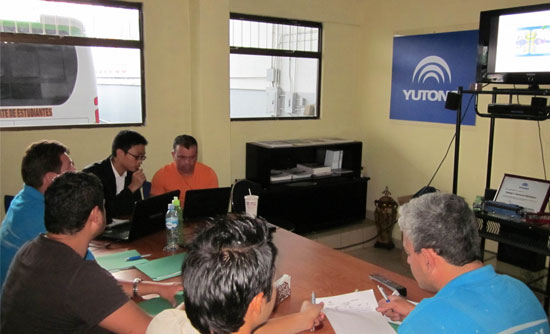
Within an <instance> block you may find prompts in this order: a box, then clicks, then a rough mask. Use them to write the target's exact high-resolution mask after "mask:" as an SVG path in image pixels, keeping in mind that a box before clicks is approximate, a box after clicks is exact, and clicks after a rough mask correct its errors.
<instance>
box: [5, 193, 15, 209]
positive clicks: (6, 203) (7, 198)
mask: <svg viewBox="0 0 550 334" xmlns="http://www.w3.org/2000/svg"><path fill="white" fill-rule="evenodd" d="M13 197H14V196H12V195H4V209H5V210H6V211H5V212H8V209H9V208H10V204H11V200H12V199H13Z"/></svg>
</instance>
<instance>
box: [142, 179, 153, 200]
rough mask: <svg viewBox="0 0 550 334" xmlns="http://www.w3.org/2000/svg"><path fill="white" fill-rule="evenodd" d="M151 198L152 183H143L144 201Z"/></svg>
mask: <svg viewBox="0 0 550 334" xmlns="http://www.w3.org/2000/svg"><path fill="white" fill-rule="evenodd" d="M149 196H151V182H149V181H145V182H143V199H146V198H149Z"/></svg>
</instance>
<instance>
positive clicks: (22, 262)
mask: <svg viewBox="0 0 550 334" xmlns="http://www.w3.org/2000/svg"><path fill="white" fill-rule="evenodd" d="M103 203H104V202H103V189H102V187H101V182H100V181H99V179H98V178H97V177H96V176H94V175H91V174H87V173H73V172H68V173H65V174H62V175H60V176H58V177H56V178H55V179H54V180H53V182H52V183H51V185H50V186H49V187H48V189H47V190H46V192H45V213H44V217H45V220H44V222H45V226H46V230H47V233H46V234H40V235H39V236H38V237H36V238H35V239H33V240H32V241H30V242H28V243H26V244H25V245H23V247H22V248H21V249H20V250H19V251H18V252H17V254H16V256H15V258H14V259H13V262H12V265H11V267H10V269H9V272H8V276H7V278H6V282H5V284H4V288H3V290H2V297H1V301H0V332H2V333H89V332H93V333H104V332H114V333H144V332H145V329H146V327H147V326H148V324H149V322H150V320H151V318H150V317H149V316H148V315H147V314H145V313H144V312H143V311H142V310H141V309H140V308H139V307H138V306H137V305H136V304H135V303H134V302H133V301H131V300H129V298H128V296H129V295H132V293H134V294H135V293H142V294H150V293H153V292H158V293H159V294H160V295H161V296H163V297H164V298H166V299H171V300H172V301H174V298H173V297H174V294H175V293H176V292H177V291H181V290H182V287H181V285H180V284H176V283H168V284H163V285H162V287H163V288H159V286H160V283H152V284H146V283H145V282H143V283H141V284H139V286H138V285H136V284H134V285H133V284H132V283H131V282H117V280H115V278H114V277H113V276H112V275H111V274H110V273H109V272H108V271H106V270H105V269H103V268H101V267H100V266H99V265H98V264H97V262H96V261H86V260H85V259H84V256H85V254H86V252H87V249H88V243H89V242H90V241H91V240H92V239H93V238H94V237H96V236H97V235H98V234H100V233H101V232H102V231H103V230H104V228H105V209H104V205H103ZM119 284H120V285H119ZM121 286H122V287H121Z"/></svg>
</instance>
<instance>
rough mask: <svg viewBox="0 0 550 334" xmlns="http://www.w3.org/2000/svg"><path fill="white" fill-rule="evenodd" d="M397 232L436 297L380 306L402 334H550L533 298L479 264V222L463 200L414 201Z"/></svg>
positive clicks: (437, 196)
mask: <svg viewBox="0 0 550 334" xmlns="http://www.w3.org/2000/svg"><path fill="white" fill-rule="evenodd" d="M399 227H400V228H401V231H403V248H404V249H405V252H406V253H407V262H408V263H409V265H410V266H411V271H412V274H413V276H414V277H415V279H416V280H417V281H418V285H419V286H420V287H421V288H423V289H426V290H429V291H434V292H437V293H436V294H435V296H433V297H432V298H426V299H424V300H422V301H421V302H420V303H419V304H418V305H417V306H416V307H415V305H413V304H411V303H409V302H408V301H407V300H405V299H404V298H402V297H398V296H390V297H389V298H390V301H389V302H386V301H384V300H380V301H379V307H378V309H377V310H378V311H379V312H382V313H383V314H385V315H387V316H388V317H390V318H391V319H393V320H403V324H402V325H401V326H400V327H399V333H400V334H404V333H422V334H429V333H434V334H435V333H457V334H458V333H548V332H549V328H548V318H547V317H546V314H545V313H544V310H543V309H542V307H541V304H540V303H539V301H538V300H537V298H536V297H535V295H534V294H533V292H531V290H530V289H529V288H528V287H527V286H526V285H525V284H523V283H522V282H520V281H518V280H516V279H514V278H512V277H510V276H507V275H499V274H497V273H495V271H494V270H493V267H492V266H490V265H486V266H484V265H483V263H482V262H481V261H480V259H481V253H480V244H479V243H480V239H479V235H478V230H477V222H476V219H475V217H474V214H473V212H472V211H471V210H470V208H469V207H468V204H467V203H466V202H465V201H464V200H463V199H462V198H460V197H458V196H456V195H451V194H443V193H431V194H426V195H422V196H420V197H418V198H415V199H413V200H411V201H410V202H409V203H407V204H405V205H404V206H402V207H401V208H400V218H399Z"/></svg>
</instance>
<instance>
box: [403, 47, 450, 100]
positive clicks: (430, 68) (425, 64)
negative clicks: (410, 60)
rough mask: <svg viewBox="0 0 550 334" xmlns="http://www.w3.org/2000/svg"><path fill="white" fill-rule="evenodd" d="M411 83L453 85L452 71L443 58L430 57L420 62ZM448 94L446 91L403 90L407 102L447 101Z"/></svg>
mask: <svg viewBox="0 0 550 334" xmlns="http://www.w3.org/2000/svg"><path fill="white" fill-rule="evenodd" d="M411 81H412V82H413V83H415V84H416V83H418V84H424V83H426V81H428V82H430V81H432V82H433V81H436V82H437V83H438V84H444V83H451V69H450V68H449V65H448V64H447V62H446V61H445V60H444V59H443V58H441V57H438V56H428V57H426V58H424V59H422V60H421V61H420V62H418V65H416V68H415V69H414V72H413V75H412V80H411ZM447 92H448V91H445V90H422V89H421V90H414V89H403V94H404V95H405V100H407V101H409V100H413V101H445V99H446V96H447Z"/></svg>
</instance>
